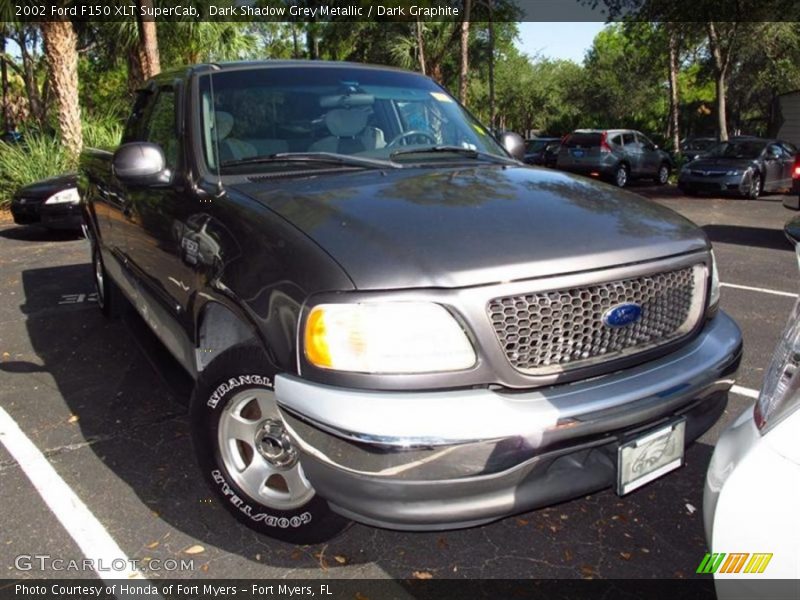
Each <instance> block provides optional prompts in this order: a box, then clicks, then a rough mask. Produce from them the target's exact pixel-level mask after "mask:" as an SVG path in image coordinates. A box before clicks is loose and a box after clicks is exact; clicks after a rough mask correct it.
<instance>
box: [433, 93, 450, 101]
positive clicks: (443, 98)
mask: <svg viewBox="0 0 800 600" xmlns="http://www.w3.org/2000/svg"><path fill="white" fill-rule="evenodd" d="M431 96H433V97H434V98H435V99H436V100H438V101H439V102H452V100H451V99H450V96H448V95H447V94H443V93H442V92H431Z"/></svg>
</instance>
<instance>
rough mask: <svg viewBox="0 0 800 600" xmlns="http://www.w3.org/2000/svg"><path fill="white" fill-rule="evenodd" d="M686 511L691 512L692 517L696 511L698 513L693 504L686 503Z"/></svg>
mask: <svg viewBox="0 0 800 600" xmlns="http://www.w3.org/2000/svg"><path fill="white" fill-rule="evenodd" d="M686 510H688V511H689V514H690V515H693V514H694V513H695V511H697V509H696V508H695V507H694V506H692V505H691V504H689V503H688V502H687V503H686Z"/></svg>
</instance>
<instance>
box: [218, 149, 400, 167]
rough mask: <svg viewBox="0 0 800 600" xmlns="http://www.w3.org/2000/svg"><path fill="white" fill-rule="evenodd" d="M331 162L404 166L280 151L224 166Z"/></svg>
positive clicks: (333, 155)
mask: <svg viewBox="0 0 800 600" xmlns="http://www.w3.org/2000/svg"><path fill="white" fill-rule="evenodd" d="M291 162H298V163H329V164H331V163H332V164H337V165H343V166H348V167H363V168H365V169H402V168H403V166H402V165H399V164H397V163H394V162H391V161H389V160H381V159H379V158H367V157H365V156H352V155H349V154H338V153H336V152H279V153H277V154H267V155H264V156H252V157H250V158H240V159H237V160H226V161H225V162H223V163H221V164H220V166H222V167H238V166H241V165H257V164H265V163H291Z"/></svg>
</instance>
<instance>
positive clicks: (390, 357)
mask: <svg viewBox="0 0 800 600" xmlns="http://www.w3.org/2000/svg"><path fill="white" fill-rule="evenodd" d="M303 340H304V351H305V356H306V358H307V359H308V361H309V362H310V363H311V364H312V365H315V366H317V367H320V368H322V369H334V370H337V371H351V372H358V373H431V372H436V371H457V370H460V369H468V368H469V367H471V366H473V365H474V364H475V360H476V357H475V351H474V350H473V349H472V344H471V343H470V341H469V340H468V339H467V336H466V334H465V333H464V330H463V329H462V328H461V326H460V325H459V323H458V322H457V321H456V320H455V318H453V316H452V315H451V314H450V313H449V312H448V311H447V310H446V309H445V308H444V307H443V306H440V305H438V304H432V303H428V302H371V303H363V304H320V305H318V306H315V307H314V308H313V309H312V310H311V313H310V314H309V315H308V319H307V320H306V325H305V332H304V335H303Z"/></svg>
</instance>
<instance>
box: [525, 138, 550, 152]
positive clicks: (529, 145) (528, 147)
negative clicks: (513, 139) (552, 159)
mask: <svg viewBox="0 0 800 600" xmlns="http://www.w3.org/2000/svg"><path fill="white" fill-rule="evenodd" d="M549 143H550V142H549V141H546V140H531V141H528V142H525V152H528V153H532V152H539V151H540V150H544V148H545V146H547V144H549Z"/></svg>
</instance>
